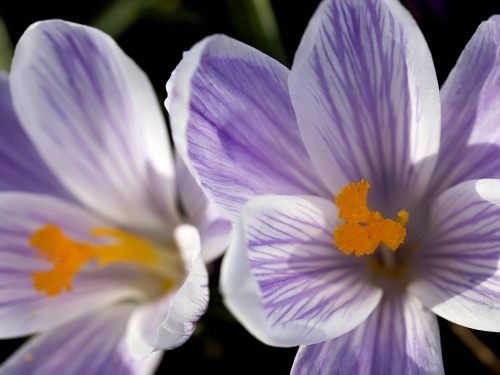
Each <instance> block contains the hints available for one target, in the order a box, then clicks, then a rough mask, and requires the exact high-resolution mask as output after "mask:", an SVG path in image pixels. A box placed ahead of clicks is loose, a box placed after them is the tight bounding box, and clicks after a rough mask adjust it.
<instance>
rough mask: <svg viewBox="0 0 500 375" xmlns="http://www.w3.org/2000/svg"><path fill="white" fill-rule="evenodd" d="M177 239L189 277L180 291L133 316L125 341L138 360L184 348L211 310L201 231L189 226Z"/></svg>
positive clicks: (151, 303)
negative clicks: (200, 236) (208, 308)
mask: <svg viewBox="0 0 500 375" xmlns="http://www.w3.org/2000/svg"><path fill="white" fill-rule="evenodd" d="M175 236H176V239H177V244H178V246H179V248H180V251H181V254H182V255H183V258H184V261H185V263H186V271H187V277H186V280H184V282H183V284H182V285H181V287H180V288H179V289H174V290H171V291H169V293H168V294H166V295H165V296H163V297H162V298H160V299H159V300H156V301H152V302H149V303H147V304H144V305H142V306H139V307H138V308H137V309H136V310H135V311H134V312H133V313H132V316H131V318H130V321H129V324H128V327H127V338H126V339H127V345H128V346H129V348H130V350H131V352H132V355H133V356H134V358H137V359H141V358H145V357H147V356H149V355H150V354H151V353H152V352H155V351H158V350H162V349H166V350H168V349H173V348H176V347H178V346H180V345H182V344H184V342H186V341H187V339H188V338H189V337H190V336H191V335H192V333H193V332H194V330H195V328H196V323H197V322H198V320H199V319H200V317H201V316H202V315H203V314H204V313H205V310H206V309H207V306H208V274H207V270H206V268H205V264H204V262H203V260H202V258H201V256H200V238H199V234H198V231H197V230H196V228H194V227H192V226H190V225H181V226H179V227H178V228H177V229H176V233H175Z"/></svg>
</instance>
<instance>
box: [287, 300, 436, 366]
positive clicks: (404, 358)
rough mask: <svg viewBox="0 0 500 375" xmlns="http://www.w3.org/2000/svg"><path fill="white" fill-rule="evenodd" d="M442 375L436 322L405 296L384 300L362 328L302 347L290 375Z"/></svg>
mask: <svg viewBox="0 0 500 375" xmlns="http://www.w3.org/2000/svg"><path fill="white" fill-rule="evenodd" d="M324 374H328V375H345V374H349V375H365V374H370V375H441V374H444V370H443V360H442V358H441V344H440V340H439V327H438V324H437V319H436V317H435V315H434V314H432V313H431V312H430V311H429V310H428V309H426V308H425V307H423V306H422V304H421V303H420V301H418V299H416V298H415V297H412V296H410V295H393V296H391V295H385V296H384V298H383V299H382V301H381V303H380V305H379V307H377V308H376V309H375V311H373V313H372V314H371V315H370V316H369V317H368V319H366V320H365V321H364V322H363V323H362V324H361V325H359V326H358V327H356V328H355V329H353V330H352V331H350V332H348V333H346V334H345V335H343V336H340V337H338V338H336V339H334V340H330V341H326V342H323V343H320V344H316V345H310V346H301V347H300V349H299V351H298V353H297V357H296V358H295V362H294V364H293V368H292V375H324Z"/></svg>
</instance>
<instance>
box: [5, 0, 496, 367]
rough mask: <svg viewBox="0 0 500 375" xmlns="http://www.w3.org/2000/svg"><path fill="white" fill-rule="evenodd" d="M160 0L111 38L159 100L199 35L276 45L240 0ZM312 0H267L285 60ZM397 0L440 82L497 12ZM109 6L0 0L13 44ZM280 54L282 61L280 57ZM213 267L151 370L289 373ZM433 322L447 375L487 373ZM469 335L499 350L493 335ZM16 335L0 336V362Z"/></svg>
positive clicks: (489, 1)
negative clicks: (197, 303)
mask: <svg viewBox="0 0 500 375" xmlns="http://www.w3.org/2000/svg"><path fill="white" fill-rule="evenodd" d="M127 1H128V0H124V1H123V2H125V3H126V2H127ZM161 1H163V2H164V4H163V8H162V10H161V11H158V10H151V9H150V10H148V9H143V10H141V12H140V14H139V15H138V17H137V20H136V21H134V22H133V23H131V25H130V27H127V28H126V29H124V30H122V31H121V32H116V33H115V35H113V36H114V37H115V38H116V39H117V41H118V43H119V44H120V46H121V47H122V48H123V49H124V50H125V52H126V53H127V54H128V55H130V56H131V57H132V58H133V59H134V60H135V61H136V62H137V63H138V64H139V65H140V66H141V67H142V68H143V69H144V70H145V71H146V73H147V74H148V75H149V77H150V79H151V80H152V82H153V85H154V87H155V89H156V91H157V93H158V96H159V97H160V99H162V100H163V99H164V98H165V95H166V93H165V83H166V82H167V80H168V78H169V77H170V73H171V72H172V70H173V69H174V68H175V66H176V65H177V63H178V62H179V61H180V59H181V57H182V52H183V51H185V50H187V49H189V48H190V47H191V46H192V45H193V44H194V43H196V42H197V41H199V40H200V39H201V38H203V37H205V36H207V35H210V34H213V33H224V34H227V35H230V36H232V37H234V38H237V39H240V40H242V41H244V42H246V43H248V44H251V45H254V46H255V47H257V48H260V49H262V50H264V51H265V52H267V53H269V54H271V55H273V54H274V55H275V56H276V51H275V50H273V49H272V48H270V47H269V46H266V44H265V43H263V42H262V40H261V39H259V36H258V35H257V34H256V33H255V32H254V31H252V28H251V26H250V25H249V21H248V19H247V14H246V12H245V10H244V8H243V7H242V6H241V4H242V1H241V0H183V1H182V0H157V1H156V3H157V4H158V3H159V2H161ZM128 2H130V1H128ZM318 3H319V1H317V0H308V1H305V0H302V1H292V0H274V1H272V5H273V7H274V11H275V16H276V20H277V23H278V26H279V30H280V33H281V37H282V41H283V45H284V50H285V55H287V59H288V61H292V60H293V54H294V52H295V49H296V48H297V45H298V43H299V41H300V38H301V35H302V33H303V31H304V29H305V27H306V25H307V22H308V20H309V18H310V17H311V15H312V13H313V12H314V10H315V8H316V6H317V4H318ZM404 3H405V4H406V5H407V6H408V7H409V8H410V9H411V10H412V12H413V14H414V16H415V17H416V19H417V21H418V23H419V25H420V27H421V29H422V31H423V33H424V36H425V38H426V39H427V42H428V43H429V47H430V50H431V52H432V55H433V58H434V63H435V66H436V71H437V76H438V80H439V82H440V84H442V83H443V82H444V80H445V79H446V77H447V75H448V74H449V72H450V70H451V69H452V67H453V66H454V64H455V62H456V60H457V59H458V57H459V55H460V52H461V51H462V49H463V48H464V46H465V44H466V43H467V41H468V40H469V39H470V38H471V36H472V34H473V33H474V31H475V29H476V28H477V26H478V25H479V24H480V22H482V21H484V20H486V19H488V18H489V17H490V16H491V15H493V14H500V1H498V0H475V1H457V0H448V1H447V0H440V1H438V0H406V1H405V2H404ZM111 4H112V3H111V2H110V1H102V0H101V1H97V0H87V1H85V2H84V1H76V2H73V1H66V2H59V1H50V0H45V1H40V0H35V1H28V0H18V1H10V0H0V16H2V17H3V18H4V21H5V24H6V26H7V29H8V31H9V33H10V35H11V38H12V41H13V43H14V44H15V43H16V42H17V40H18V39H19V37H20V36H21V34H22V33H23V32H24V30H25V29H26V28H27V27H28V26H29V25H30V24H31V23H33V22H35V21H38V20H44V19H50V18H61V19H65V20H69V21H73V22H78V23H82V24H95V22H97V21H96V20H99V17H100V15H102V14H103V12H105V11H106V9H109V6H110V5H111ZM281 60H282V61H283V60H284V59H283V57H282V56H281ZM218 267H219V263H216V264H214V265H212V266H211V272H212V276H211V282H212V284H211V285H212V290H211V293H212V294H211V303H210V307H209V310H208V312H207V314H206V315H205V316H204V317H203V318H202V320H201V322H200V324H199V329H198V330H197V332H196V334H195V335H194V337H192V338H191V339H190V340H189V341H188V342H187V343H186V344H185V345H184V346H182V347H181V348H178V349H176V350H173V351H170V352H167V353H166V354H165V357H164V360H163V362H162V364H161V366H160V368H159V370H158V373H159V374H163V373H170V374H178V373H183V374H186V373H187V374H194V373H200V372H202V371H203V372H208V373H216V374H219V375H223V374H235V373H238V374H241V373H251V374H253V373H260V374H273V375H281V374H289V372H290V368H291V366H292V363H293V359H294V356H295V353H296V348H291V349H282V348H272V347H268V346H266V345H264V344H261V343H260V342H258V341H257V340H256V339H254V338H253V337H252V336H250V335H249V334H248V333H247V332H246V331H245V329H244V328H242V327H241V326H240V325H239V324H238V323H236V321H234V319H233V318H232V317H231V316H230V314H229V313H228V312H227V311H226V310H225V308H224V307H223V305H222V302H221V299H220V296H219V295H218V293H217V279H218ZM439 323H440V329H441V342H442V351H443V359H444V366H445V371H446V373H447V374H464V373H467V374H493V372H492V371H491V370H489V369H488V368H486V367H485V366H483V365H482V364H481V363H480V362H479V361H478V359H477V358H476V357H475V356H474V355H473V354H472V353H471V352H470V351H469V350H468V349H467V348H466V346H465V345H464V344H463V343H462V342H461V341H459V340H458V339H457V338H456V336H455V335H454V334H453V333H452V332H451V330H450V328H449V326H448V323H447V322H446V321H443V320H440V322H439ZM475 334H476V335H477V336H478V337H479V338H480V339H481V340H482V341H483V342H484V343H485V344H486V345H488V346H489V347H490V348H491V349H492V350H493V351H494V352H495V353H496V354H497V355H500V335H498V334H494V333H486V332H475ZM23 341H24V340H23V339H16V340H4V341H0V348H1V350H0V362H1V361H3V360H4V359H5V358H7V357H8V356H9V355H10V354H11V353H12V352H13V351H14V350H15V349H16V348H17V347H18V346H19V345H20V344H21V343H22V342H23ZM68 360H70V359H68Z"/></svg>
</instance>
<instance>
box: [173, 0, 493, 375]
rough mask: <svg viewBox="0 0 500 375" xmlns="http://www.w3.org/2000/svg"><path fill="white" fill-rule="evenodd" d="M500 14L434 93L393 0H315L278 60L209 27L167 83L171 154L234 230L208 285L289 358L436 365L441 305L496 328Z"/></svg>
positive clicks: (414, 369) (353, 370)
mask: <svg viewBox="0 0 500 375" xmlns="http://www.w3.org/2000/svg"><path fill="white" fill-rule="evenodd" d="M499 56H500V18H499V17H498V16H494V17H492V18H491V19H490V20H488V21H486V22H484V23H482V24H481V25H480V26H479V28H478V29H477V32H476V33H475V35H474V36H473V38H472V39H471V40H470V42H469V43H468V44H467V46H466V47H465V49H464V51H463V53H462V55H461V57H460V59H459V60H458V62H457V64H456V66H455V68H454V69H453V71H452V72H451V74H450V75H449V77H448V79H447V81H446V83H445V84H444V85H443V87H442V88H441V91H439V86H438V82H437V79H436V74H435V70H434V66H433V62H432V58H431V54H430V52H429V49H428V46H427V43H426V41H425V40H424V37H423V36H422V34H421V32H420V30H419V28H418V27H417V25H416V23H415V21H414V20H413V19H412V17H411V15H410V14H409V13H408V12H407V11H406V10H405V9H404V8H403V7H402V6H401V5H400V3H399V2H398V1H396V0H325V1H323V2H322V3H321V4H320V6H319V8H318V9H317V11H316V13H315V14H314V16H313V18H312V19H311V20H310V22H309V25H308V27H307V30H306V32H305V34H304V36H303V38H302V41H301V43H300V46H299V48H298V50H297V52H296V54H295V59H294V62H293V65H292V68H291V70H288V69H287V68H286V67H284V66H283V65H281V64H280V63H278V62H277V61H275V60H273V59H272V58H270V57H268V56H266V55H264V54H263V53H261V52H259V51H257V50H255V49H253V48H251V47H249V46H246V45H245V44H243V43H240V42H238V41H236V40H234V39H231V38H229V37H226V36H223V35H214V36H211V37H208V38H206V39H204V40H202V41H201V42H199V43H198V44H196V45H195V46H194V47H193V48H192V49H191V50H190V51H189V52H187V53H186V54H185V56H184V58H183V60H182V61H181V63H180V64H179V66H178V67H177V68H176V70H175V71H174V73H173V74H172V77H171V79H170V80H169V82H168V84H167V91H168V94H169V99H168V101H167V103H166V105H167V109H168V111H169V113H170V116H171V123H172V133H173V138H174V142H175V145H176V147H177V151H178V152H179V154H180V155H181V157H182V158H183V160H184V161H185V163H186V165H187V166H188V168H189V169H190V171H191V172H192V173H193V175H194V176H195V178H196V180H197V181H198V182H199V184H200V186H201V187H202V189H203V190H204V191H205V193H206V194H207V196H208V197H209V199H210V200H211V201H212V202H213V203H214V204H215V205H216V207H217V209H218V210H219V211H220V212H221V213H222V214H223V215H224V216H225V217H226V218H228V219H230V220H231V221H232V222H233V223H234V224H235V225H236V226H237V227H236V232H235V234H234V235H233V241H232V244H231V245H230V248H229V250H228V252H227V254H226V256H225V258H224V263H223V269H222V276H221V284H222V285H221V290H222V293H223V295H224V297H225V302H226V305H227V306H228V308H229V309H230V311H231V312H232V313H233V314H234V315H235V316H236V317H237V318H238V319H239V320H240V322H241V323H242V324H243V325H244V326H245V327H246V328H247V329H248V330H249V331H250V332H251V333H252V334H253V335H255V336H256V337H257V338H259V339H260V340H261V341H263V342H265V343H267V344H270V345H275V346H296V345H300V349H299V352H298V354H297V357H296V359H295V363H294V365H293V369H292V373H293V374H296V375H298V374H301V375H305V374H308V375H311V374H384V375H385V374H398V375H399V374H442V373H444V370H443V363H442V357H441V346H440V337H439V329H438V324H437V317H436V315H439V316H441V317H443V318H445V319H447V320H449V321H451V322H454V323H457V324H460V325H463V326H465V327H469V328H473V329H478V330H485V331H493V332H498V331H500V270H499V258H500V220H499V218H500V180H499V179H498V178H500V148H499V146H498V144H499V142H500V138H499V134H500V133H499V131H498V124H499V121H500V110H499V108H500V106H499V105H498V103H499V98H500V96H499V95H500V94H499V90H498V84H499V82H500V80H499V79H500V78H499V77H500V59H499Z"/></svg>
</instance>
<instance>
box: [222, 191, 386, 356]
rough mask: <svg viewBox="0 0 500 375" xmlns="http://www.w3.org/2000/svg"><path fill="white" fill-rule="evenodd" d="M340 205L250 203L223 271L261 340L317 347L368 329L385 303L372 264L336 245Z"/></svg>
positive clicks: (234, 302)
mask: <svg viewBox="0 0 500 375" xmlns="http://www.w3.org/2000/svg"><path fill="white" fill-rule="evenodd" d="M338 224H339V221H338V219H337V209H336V208H335V205H334V204H333V203H332V202H329V201H327V200H325V199H322V198H317V197H305V196H304V197H286V196H262V197H258V198H255V199H253V200H251V201H249V202H248V204H247V205H246V206H245V210H244V211H243V213H242V217H241V219H240V222H239V224H238V228H237V230H236V232H235V234H234V239H233V241H232V243H231V246H230V248H229V250H228V253H227V254H226V256H225V257H224V260H223V265H222V274H221V288H222V294H223V295H224V298H225V303H226V305H227V306H228V308H229V309H230V310H231V312H232V313H233V314H234V315H235V316H236V317H237V318H238V319H239V320H240V322H241V323H242V324H243V325H244V326H245V327H246V328H247V329H248V330H249V331H250V332H251V333H252V334H253V335H254V336H256V337H257V338H258V339H259V340H261V341H263V342H265V343H267V344H269V345H276V346H295V345H301V344H305V345H307V344H312V343H317V342H321V341H325V340H329V339H332V338H334V337H337V336H340V335H342V334H344V333H345V332H347V331H349V330H350V329H352V328H354V327H356V326H357V325H358V324H360V323H361V322H362V321H363V320H364V319H365V318H366V317H367V316H368V315H369V314H370V312H371V311H372V310H373V309H374V308H375V307H376V305H377V304H378V303H379V301H380V298H381V295H382V292H381V290H380V289H379V288H378V287H376V286H374V285H371V284H370V282H369V280H368V276H369V273H368V272H367V269H365V263H364V261H362V260H361V259H359V258H355V257H354V255H352V256H351V257H348V256H346V255H344V254H343V253H342V252H341V251H340V250H338V249H337V248H336V247H335V245H334V242H333V231H334V229H335V228H336V227H337V226H338Z"/></svg>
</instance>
